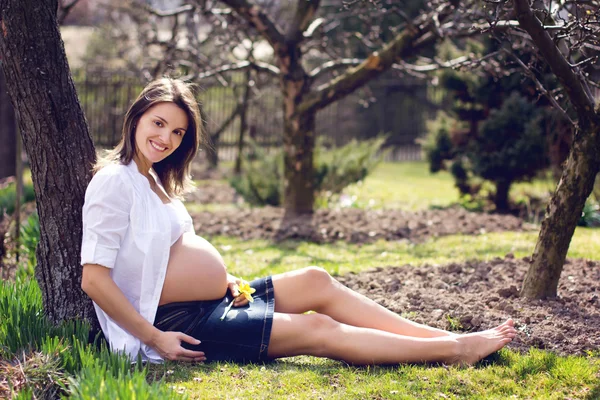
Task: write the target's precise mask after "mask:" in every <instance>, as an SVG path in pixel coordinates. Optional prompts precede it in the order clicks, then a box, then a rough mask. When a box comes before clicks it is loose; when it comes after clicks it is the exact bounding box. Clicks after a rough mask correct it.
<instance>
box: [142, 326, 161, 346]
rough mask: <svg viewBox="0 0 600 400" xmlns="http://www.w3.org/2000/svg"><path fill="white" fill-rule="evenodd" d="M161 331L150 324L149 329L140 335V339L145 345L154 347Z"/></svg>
mask: <svg viewBox="0 0 600 400" xmlns="http://www.w3.org/2000/svg"><path fill="white" fill-rule="evenodd" d="M162 333H163V332H162V331H161V330H160V329H157V328H156V327H154V326H152V327H151V329H150V330H149V331H148V333H146V334H144V335H142V337H140V340H141V341H142V343H144V344H145V345H147V346H150V347H152V348H154V347H156V343H158V338H159V337H160V335H161V334H162Z"/></svg>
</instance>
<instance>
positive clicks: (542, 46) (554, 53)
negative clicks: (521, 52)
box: [514, 0, 594, 119]
mask: <svg viewBox="0 0 600 400" xmlns="http://www.w3.org/2000/svg"><path fill="white" fill-rule="evenodd" d="M514 6H515V10H516V12H517V19H518V20H519V24H520V25H521V28H522V29H524V30H525V31H527V33H529V35H530V36H531V39H532V40H533V42H534V43H535V45H536V47H537V48H538V49H539V51H540V53H541V54H542V56H543V57H544V59H545V60H546V62H547V63H548V65H549V66H550V69H551V70H552V72H553V73H554V74H555V75H556V76H557V77H558V79H559V81H560V82H561V84H562V85H563V87H564V88H565V91H566V92H567V94H568V96H569V99H570V100H571V102H572V103H573V107H574V108H575V111H576V112H577V115H578V116H579V117H580V118H582V117H584V118H585V119H589V118H591V117H592V114H594V99H593V98H590V97H589V96H588V95H587V93H586V90H585V89H584V87H583V85H582V83H581V81H580V80H579V79H578V78H577V74H576V73H575V72H573V70H572V69H571V66H570V65H569V63H568V62H567V60H566V59H565V57H564V56H563V55H562V53H561V52H560V51H559V49H558V48H557V47H556V45H555V44H554V41H553V40H552V38H551V37H550V35H549V34H548V32H546V31H545V30H544V27H543V26H542V23H541V22H540V21H539V20H538V19H537V18H536V16H535V15H534V14H533V11H532V10H531V7H530V6H529V0H514Z"/></svg>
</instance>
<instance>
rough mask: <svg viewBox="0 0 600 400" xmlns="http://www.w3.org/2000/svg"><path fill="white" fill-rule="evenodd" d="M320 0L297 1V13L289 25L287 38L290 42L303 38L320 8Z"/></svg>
mask: <svg viewBox="0 0 600 400" xmlns="http://www.w3.org/2000/svg"><path fill="white" fill-rule="evenodd" d="M319 3H320V0H302V1H298V2H297V9H296V15H294V19H293V20H292V23H291V24H290V26H289V27H288V30H287V33H286V34H285V40H286V42H288V43H297V42H299V41H300V40H302V37H303V33H304V31H306V29H307V28H308V27H309V25H310V21H311V20H312V18H313V16H314V15H315V12H316V11H317V9H318V8H319Z"/></svg>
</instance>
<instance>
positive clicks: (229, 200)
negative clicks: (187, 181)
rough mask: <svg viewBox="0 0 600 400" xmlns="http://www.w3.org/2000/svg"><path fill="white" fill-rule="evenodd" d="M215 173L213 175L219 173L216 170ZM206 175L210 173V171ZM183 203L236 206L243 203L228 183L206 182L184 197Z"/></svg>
mask: <svg viewBox="0 0 600 400" xmlns="http://www.w3.org/2000/svg"><path fill="white" fill-rule="evenodd" d="M215 171H216V172H214V173H215V174H216V173H219V172H218V170H215ZM207 173H211V172H210V170H209V172H207ZM185 201H193V202H194V203H200V204H211V203H216V204H238V203H240V202H243V199H242V197H241V196H240V195H239V194H237V193H236V191H235V189H234V188H232V187H231V186H230V185H229V184H228V183H223V182H214V181H206V182H202V185H199V186H198V188H197V189H196V191H194V192H193V193H189V194H188V195H186V196H185Z"/></svg>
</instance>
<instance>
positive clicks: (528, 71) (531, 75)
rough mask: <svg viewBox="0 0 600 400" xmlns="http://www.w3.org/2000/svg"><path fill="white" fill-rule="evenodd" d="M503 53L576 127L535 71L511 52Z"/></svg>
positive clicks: (505, 50)
mask: <svg viewBox="0 0 600 400" xmlns="http://www.w3.org/2000/svg"><path fill="white" fill-rule="evenodd" d="M502 51H503V52H504V53H506V54H508V55H509V56H511V57H512V58H513V59H514V60H515V61H516V62H517V64H519V65H520V66H521V69H522V70H523V72H524V73H525V75H527V76H528V77H529V78H530V79H531V80H532V81H533V82H534V83H535V86H536V87H537V90H539V92H540V93H541V94H542V95H544V96H546V98H547V99H548V100H549V101H550V103H551V104H552V105H553V106H554V108H556V109H557V110H558V111H559V112H560V113H561V114H562V115H563V117H565V118H566V119H567V120H568V121H569V122H570V123H571V125H573V126H576V125H577V124H576V123H575V122H574V121H573V120H572V119H571V117H569V114H567V112H566V111H565V110H564V109H563V108H562V107H561V106H560V104H558V102H557V101H556V99H555V98H554V96H552V94H550V93H548V91H547V90H546V88H545V87H544V85H542V82H540V81H539V79H538V78H537V77H536V76H535V74H534V73H533V71H531V69H530V68H528V67H527V65H525V63H524V62H523V61H521V59H520V58H519V57H518V56H517V55H516V54H515V53H513V52H512V51H509V50H507V49H502Z"/></svg>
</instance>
